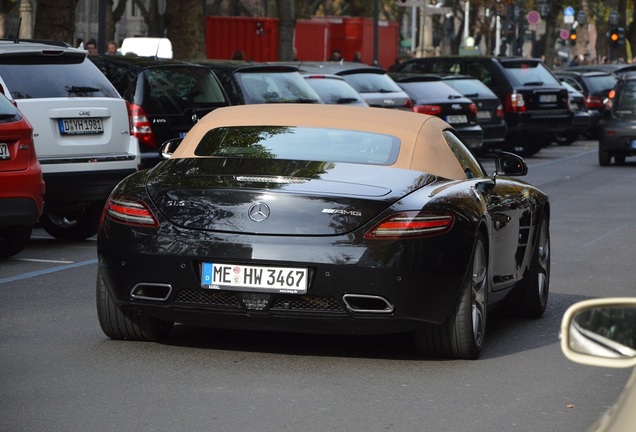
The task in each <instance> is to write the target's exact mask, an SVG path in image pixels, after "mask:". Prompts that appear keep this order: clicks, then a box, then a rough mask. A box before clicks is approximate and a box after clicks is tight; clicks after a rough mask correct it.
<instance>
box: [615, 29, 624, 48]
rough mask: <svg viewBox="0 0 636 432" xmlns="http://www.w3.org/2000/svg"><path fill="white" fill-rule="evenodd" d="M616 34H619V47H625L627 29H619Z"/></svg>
mask: <svg viewBox="0 0 636 432" xmlns="http://www.w3.org/2000/svg"><path fill="white" fill-rule="evenodd" d="M616 34H618V42H617V45H621V46H622V45H625V27H618V28H617V29H616Z"/></svg>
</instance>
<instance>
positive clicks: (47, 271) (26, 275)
mask: <svg viewBox="0 0 636 432" xmlns="http://www.w3.org/2000/svg"><path fill="white" fill-rule="evenodd" d="M96 263H97V259H92V260H88V261H80V262H78V263H74V264H68V265H63V266H58V267H52V268H49V269H44V270H38V271H34V272H29V273H24V274H21V275H17V276H11V277H8V278H4V279H0V285H2V284H5V283H9V282H15V281H19V280H23V279H30V278H34V277H37V276H42V275H46V274H50V273H56V272H59V271H64V270H68V269H72V268H76V267H83V266H87V265H91V264H96Z"/></svg>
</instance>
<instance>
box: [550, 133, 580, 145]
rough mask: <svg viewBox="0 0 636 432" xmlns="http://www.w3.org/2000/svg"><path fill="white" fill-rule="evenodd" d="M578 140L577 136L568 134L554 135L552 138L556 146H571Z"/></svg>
mask: <svg viewBox="0 0 636 432" xmlns="http://www.w3.org/2000/svg"><path fill="white" fill-rule="evenodd" d="M578 138H579V134H575V133H569V134H566V135H556V136H555V137H554V142H555V143H557V144H558V145H562V146H566V145H571V144H572V143H574V142H575V141H576V140H577V139H578Z"/></svg>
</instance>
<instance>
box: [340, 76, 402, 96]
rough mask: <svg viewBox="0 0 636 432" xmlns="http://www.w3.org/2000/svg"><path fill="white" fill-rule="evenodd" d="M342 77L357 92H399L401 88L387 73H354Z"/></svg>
mask: <svg viewBox="0 0 636 432" xmlns="http://www.w3.org/2000/svg"><path fill="white" fill-rule="evenodd" d="M343 78H344V79H345V80H346V81H347V82H348V83H349V85H350V86H351V87H353V88H354V89H356V91H357V92H358V93H388V92H401V91H402V89H401V88H400V86H398V85H397V84H396V83H395V81H393V80H392V79H391V77H390V76H388V75H387V74H377V73H355V74H347V75H343Z"/></svg>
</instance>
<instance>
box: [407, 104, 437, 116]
mask: <svg viewBox="0 0 636 432" xmlns="http://www.w3.org/2000/svg"><path fill="white" fill-rule="evenodd" d="M413 111H414V112H416V113H419V114H428V115H434V116H437V115H440V114H441V113H442V107H441V106H439V105H414V106H413Z"/></svg>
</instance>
